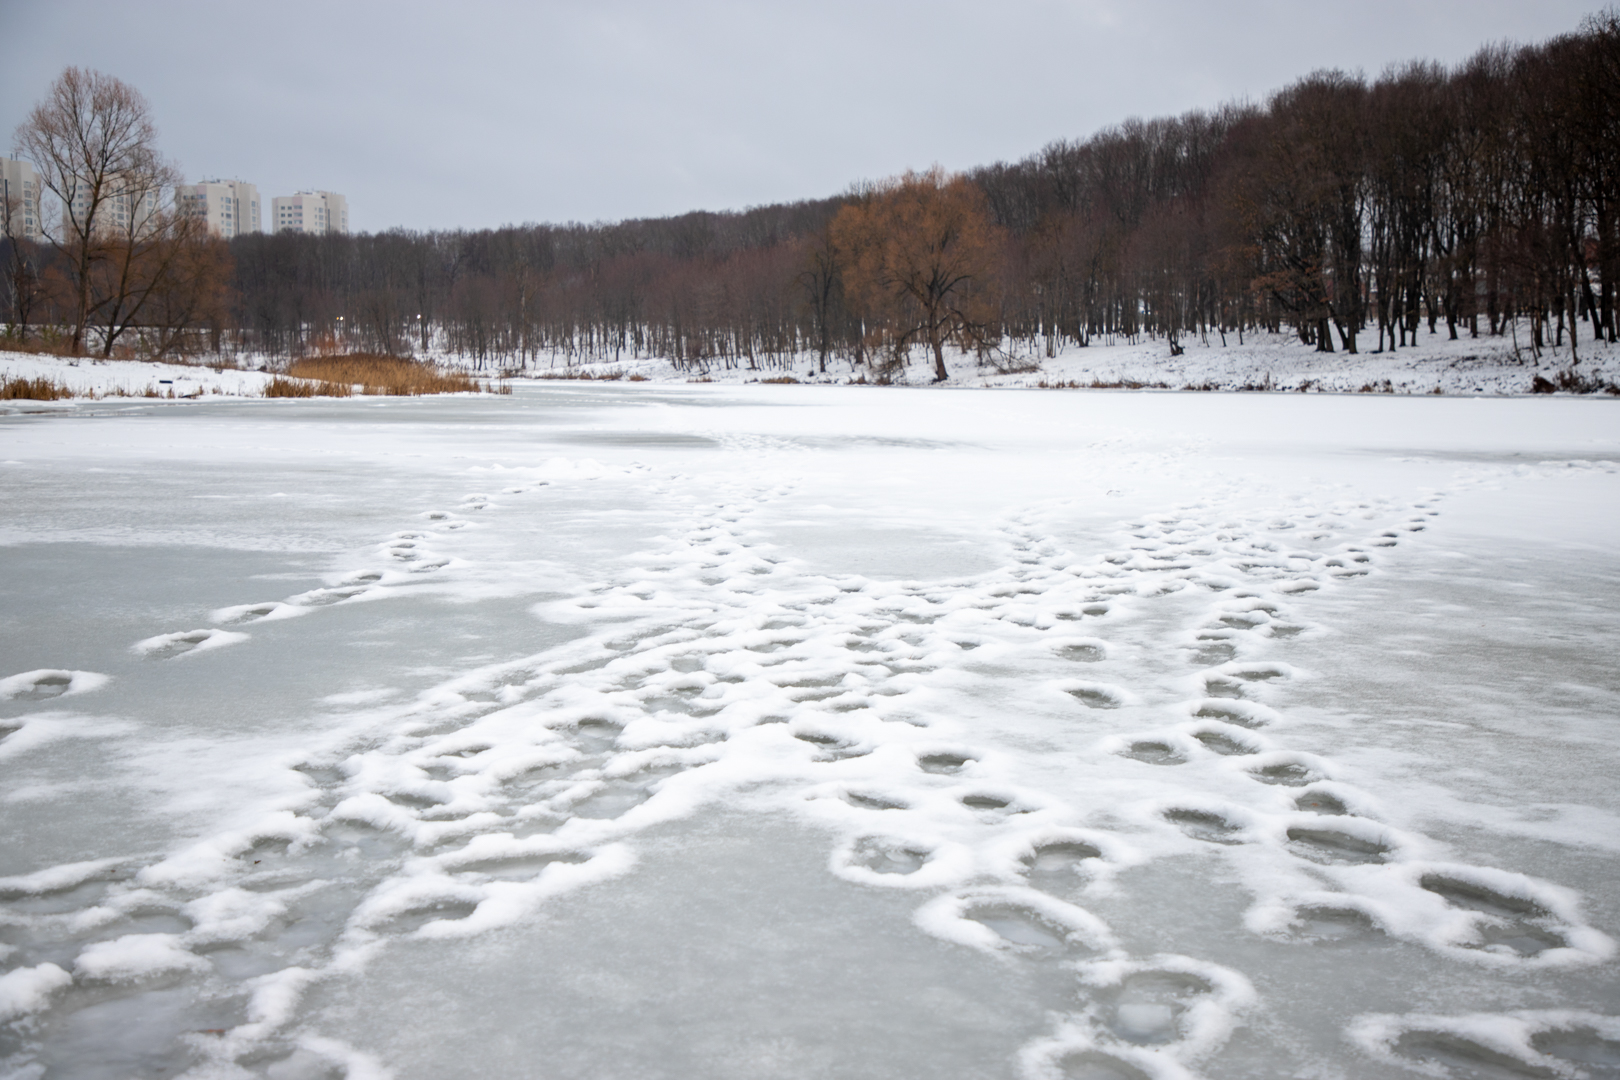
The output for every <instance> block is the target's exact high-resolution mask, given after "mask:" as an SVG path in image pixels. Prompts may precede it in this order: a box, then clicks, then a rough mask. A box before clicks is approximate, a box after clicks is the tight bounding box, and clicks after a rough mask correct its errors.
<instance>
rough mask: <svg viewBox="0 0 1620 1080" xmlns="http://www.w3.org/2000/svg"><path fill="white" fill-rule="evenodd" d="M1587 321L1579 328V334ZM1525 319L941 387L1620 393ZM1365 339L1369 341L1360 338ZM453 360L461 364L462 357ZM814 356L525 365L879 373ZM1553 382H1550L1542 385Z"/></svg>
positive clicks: (955, 378)
mask: <svg viewBox="0 0 1620 1080" xmlns="http://www.w3.org/2000/svg"><path fill="white" fill-rule="evenodd" d="M1585 332H1586V328H1585V327H1584V326H1583V327H1582V333H1585ZM1528 333H1529V330H1528V327H1524V328H1522V330H1521V334H1520V337H1519V338H1518V341H1517V343H1515V340H1514V339H1513V338H1512V337H1511V336H1505V337H1479V338H1469V337H1468V336H1467V335H1466V334H1464V335H1463V336H1462V337H1461V338H1460V339H1459V340H1457V341H1451V340H1448V339H1447V337H1446V334H1445V330H1444V328H1443V327H1442V328H1441V330H1440V332H1439V333H1437V334H1430V333H1429V332H1428V331H1427V330H1423V331H1420V335H1419V339H1420V343H1419V344H1418V345H1417V346H1416V347H1413V348H1405V349H1399V350H1385V351H1384V352H1381V353H1376V352H1371V351H1363V352H1360V353H1356V354H1353V355H1352V354H1350V353H1346V352H1343V351H1342V350H1341V351H1338V352H1333V353H1319V352H1316V351H1315V350H1314V349H1313V348H1311V347H1309V346H1305V345H1301V344H1300V342H1299V339H1298V338H1297V337H1295V336H1293V335H1291V334H1290V335H1271V334H1262V335H1259V336H1256V335H1253V334H1250V335H1247V336H1246V337H1244V339H1243V341H1242V342H1241V343H1240V341H1239V335H1237V334H1235V333H1234V334H1229V335H1227V340H1226V342H1225V343H1224V344H1223V343H1222V342H1221V339H1220V337H1219V336H1211V337H1210V338H1209V339H1208V340H1207V341H1206V340H1201V339H1199V338H1196V337H1193V338H1187V339H1184V340H1183V341H1182V343H1181V344H1182V345H1183V347H1184V349H1185V351H1184V352H1183V354H1182V355H1181V356H1172V355H1171V354H1170V346H1169V344H1168V343H1167V342H1165V341H1164V340H1163V339H1159V340H1152V341H1142V342H1137V343H1133V344H1109V343H1106V342H1103V341H1100V340H1099V341H1098V342H1096V343H1093V344H1091V345H1088V346H1086V347H1085V348H1078V347H1074V346H1069V347H1067V348H1064V349H1062V350H1061V351H1059V352H1058V353H1057V355H1055V356H1051V357H1047V356H1044V355H1029V354H1027V353H1018V354H1014V355H1010V356H1008V355H1003V356H1000V357H998V358H997V359H996V360H994V361H993V362H986V363H981V362H980V361H979V360H978V358H977V357H976V356H974V355H973V354H972V353H963V352H961V351H960V350H955V349H952V350H947V353H946V367H947V368H948V369H949V370H950V373H951V377H950V379H949V380H947V381H946V383H945V384H944V385H947V386H964V387H966V386H971V387H1058V388H1069V387H1082V388H1083V387H1091V386H1102V387H1119V386H1125V387H1142V388H1160V389H1170V390H1247V391H1260V390H1277V391H1291V392H1292V391H1307V392H1310V391H1317V392H1329V393H1395V394H1433V393H1439V394H1491V395H1516V394H1529V393H1533V392H1535V391H1536V386H1535V380H1536V379H1537V378H1541V379H1544V380H1546V381H1547V382H1548V383H1549V384H1551V386H1552V387H1553V388H1555V389H1559V390H1564V389H1567V387H1566V386H1565V384H1564V383H1563V382H1561V381H1560V380H1561V378H1562V377H1564V376H1566V375H1568V376H1574V377H1576V378H1578V379H1579V380H1580V381H1581V384H1582V386H1581V389H1582V390H1584V391H1585V392H1597V393H1620V348H1617V347H1616V346H1613V345H1609V344H1607V343H1600V342H1593V341H1589V340H1582V341H1581V342H1579V345H1578V353H1579V357H1580V362H1579V364H1574V365H1572V364H1571V360H1570V350H1569V346H1568V344H1567V341H1566V344H1565V345H1564V346H1563V347H1561V348H1558V349H1547V350H1543V353H1542V356H1541V358H1540V360H1539V361H1538V360H1536V359H1535V358H1534V357H1532V355H1531V351H1530V348H1529V344H1528V342H1529V339H1528ZM1362 345H1363V348H1364V349H1365V348H1366V347H1367V342H1366V341H1363V342H1362ZM441 360H442V361H443V362H445V363H451V364H464V363H465V361H464V360H460V359H458V358H455V357H442V358H441ZM819 367H820V365H819V362H818V361H817V359H816V358H815V357H814V356H813V355H804V356H801V357H799V358H797V359H796V360H794V361H793V363H792V364H790V365H787V366H765V365H756V366H753V367H750V366H749V364H748V362H747V361H746V360H743V361H741V362H733V363H732V364H730V365H728V364H726V363H725V362H723V361H718V360H717V361H714V362H712V363H708V364H699V365H683V366H682V367H679V368H677V367H676V366H675V365H673V364H671V363H670V362H669V361H668V360H665V359H661V358H636V359H621V360H617V361H611V362H595V363H589V364H573V363H571V362H570V361H569V358H567V357H565V356H560V355H559V356H543V357H541V358H540V359H539V360H538V361H537V362H535V363H534V364H533V365H531V366H530V367H529V368H528V369H526V371H525V374H527V375H530V376H533V377H550V378H555V377H560V376H566V375H569V374H577V375H579V376H581V377H586V376H588V377H591V378H600V377H603V376H606V377H610V378H620V379H645V380H648V381H652V382H688V381H691V380H694V379H698V380H706V381H710V382H718V383H751V382H764V381H768V380H773V379H775V380H782V379H784V378H791V379H793V380H795V381H798V382H818V383H820V382H826V383H848V382H854V381H860V382H870V381H871V379H872V376H871V374H870V372H869V371H868V370H867V369H866V368H864V367H862V366H859V365H852V364H851V363H850V362H849V361H848V360H847V359H843V358H837V357H833V358H829V360H828V363H827V371H826V373H825V374H822V373H820V371H819ZM894 381H896V382H901V383H908V384H912V385H938V384H935V383H934V382H933V365H932V360H931V359H929V358H927V357H925V356H923V354H922V351H921V350H918V351H917V352H916V353H915V354H914V356H913V360H912V362H911V364H910V365H909V366H908V367H907V368H906V369H905V370H904V371H902V372H900V373H899V374H898V375H896V376H895V378H894ZM1543 389H1546V388H1543Z"/></svg>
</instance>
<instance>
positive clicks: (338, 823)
mask: <svg viewBox="0 0 1620 1080" xmlns="http://www.w3.org/2000/svg"><path fill="white" fill-rule="evenodd" d="M1615 407H1616V406H1615V405H1614V404H1613V403H1611V402H1608V401H1605V400H1592V399H1586V400H1580V399H1570V398H1559V399H1547V398H1538V399H1517V400H1512V399H1463V398H1444V397H1412V398H1390V397H1383V396H1373V397H1362V396H1337V397H1335V396H1302V395H1292V396H1287V397H1283V396H1278V395H1267V396H1261V395H1225V394H1200V395H1165V394H1152V393H1126V392H1095V393H1075V394H1053V393H1045V392H1027V393H1020V392H1011V391H1004V390H998V391H985V390H969V389H952V390H945V391H937V392H935V391H925V390H907V391H903V392H901V391H896V392H882V391H863V390H851V389H833V388H817V387H794V388H787V387H773V386H759V387H742V386H696V387H690V386H672V385H667V384H665V385H659V384H650V385H635V386H617V385H616V386H612V387H603V386H601V385H592V386H577V385H575V386H557V385H545V384H541V385H533V384H527V385H520V386H519V388H518V391H517V392H516V393H515V394H513V395H511V396H510V397H500V398H493V397H491V398H482V399H479V398H469V397H456V398H445V399H436V400H411V401H391V400H382V399H348V400H341V401H313V402H311V401H299V402H290V403H288V402H265V401H258V402H255V401H216V402H204V403H200V404H196V405H193V406H190V407H188V408H185V409H175V408H173V407H170V406H168V405H164V406H161V407H158V406H154V405H146V404H141V403H131V404H124V405H116V406H113V405H109V404H108V403H107V402H100V403H97V405H96V406H95V408H94V409H93V410H80V411H79V412H77V413H75V412H72V411H70V412H69V413H68V414H67V415H50V416H43V417H42V416H31V415H23V416H14V417H11V418H8V419H6V420H4V421H0V438H3V439H4V441H5V449H4V453H3V455H0V456H3V457H4V459H5V464H4V465H3V466H0V489H3V490H0V496H3V498H4V500H5V505H6V506H7V507H8V513H7V515H6V520H5V523H4V528H3V532H0V543H3V544H4V546H3V547H0V559H4V560H5V565H6V570H7V572H6V574H5V575H4V581H5V583H4V585H3V586H0V588H3V592H4V596H5V601H4V603H5V609H6V612H7V618H6V620H5V626H4V629H3V630H0V651H3V655H4V657H5V669H4V670H3V671H0V776H3V777H4V783H3V785H0V805H3V806H4V819H3V820H4V821H5V827H4V829H3V830H0V875H3V876H0V964H3V967H4V973H3V974H0V1025H3V1026H0V1055H3V1057H0V1063H3V1064H0V1075H5V1076H19V1077H22V1076H26V1077H31V1078H32V1077H41V1076H64V1077H65V1076H73V1077H123V1076H128V1075H132V1074H133V1073H136V1072H139V1071H141V1070H150V1071H157V1072H162V1073H163V1074H164V1075H177V1076H185V1077H191V1078H198V1080H201V1078H204V1077H241V1076H264V1077H274V1078H290V1077H317V1076H348V1077H353V1078H360V1077H397V1078H402V1080H403V1078H406V1077H449V1076H468V1077H471V1076H488V1075H532V1076H556V1077H585V1076H590V1077H604V1078H605V1077H637V1078H649V1077H687V1076H700V1075H701V1076H714V1077H726V1076H738V1077H743V1076H747V1077H756V1076H766V1075H768V1076H782V1077H797V1076H805V1077H808V1076H828V1075H863V1076H873V1077H911V1076H918V1075H943V1076H962V1077H970V1076H974V1077H976V1076H984V1077H1018V1078H1023V1080H1042V1078H1054V1077H1057V1078H1060V1077H1110V1078H1121V1077H1125V1078H1138V1080H1140V1078H1143V1077H1147V1078H1187V1077H1209V1078H1212V1080H1213V1078H1222V1077H1247V1076H1285V1075H1287V1076H1313V1077H1324V1078H1331V1077H1378V1076H1390V1077H1399V1076H1418V1075H1429V1076H1449V1077H1458V1078H1461V1077H1475V1076H1486V1075H1490V1076H1509V1077H1514V1076H1526V1077H1528V1076H1556V1077H1583V1076H1590V1077H1604V1076H1615V1075H1617V1074H1620V1026H1617V1025H1620V1019H1617V1016H1616V1002H1617V1000H1620V981H1617V977H1616V967H1615V964H1616V959H1615V933H1616V928H1617V926H1620V890H1616V888H1615V882H1616V877H1617V875H1616V871H1617V869H1620V797H1617V795H1616V789H1615V786H1614V784H1613V780H1612V778H1613V776H1614V774H1615V770H1616V766H1617V765H1620V750H1617V747H1620V740H1617V734H1620V731H1617V724H1620V684H1617V683H1616V681H1615V676H1614V669H1613V664H1612V660H1611V658H1610V656H1609V653H1610V651H1611V650H1609V649H1608V648H1607V647H1606V645H1605V643H1606V642H1611V641H1613V640H1615V639H1616V631H1617V630H1620V614H1617V611H1620V605H1617V604H1616V600H1617V599H1620V597H1617V595H1616V589H1617V587H1620V559H1617V556H1616V555H1615V553H1614V550H1613V544H1612V540H1613V536H1614V534H1615V529H1616V526H1617V525H1620V425H1617V424H1616V423H1615V418H1614V416H1613V415H1612V412H1613V410H1614V408H1615ZM199 627H200V628H199ZM227 645H228V646H230V647H229V648H225V647H223V646H227Z"/></svg>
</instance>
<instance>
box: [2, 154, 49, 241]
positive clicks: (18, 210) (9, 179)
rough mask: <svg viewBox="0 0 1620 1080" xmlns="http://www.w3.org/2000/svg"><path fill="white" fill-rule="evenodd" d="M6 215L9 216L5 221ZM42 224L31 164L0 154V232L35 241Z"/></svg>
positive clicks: (38, 238) (37, 191) (36, 182)
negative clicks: (0, 155)
mask: <svg viewBox="0 0 1620 1080" xmlns="http://www.w3.org/2000/svg"><path fill="white" fill-rule="evenodd" d="M13 200H15V201H13ZM6 215H10V217H9V220H7V217H6ZM44 224H45V219H44V218H43V217H41V216H40V212H39V177H38V176H36V175H35V174H34V166H33V165H31V164H29V163H28V162H26V161H16V160H13V159H12V158H3V157H0V234H5V235H9V236H20V237H23V238H24V239H28V240H34V241H38V240H41V239H43V238H44V237H43V236H42V234H41V232H40V229H41V228H42V227H43V226H44Z"/></svg>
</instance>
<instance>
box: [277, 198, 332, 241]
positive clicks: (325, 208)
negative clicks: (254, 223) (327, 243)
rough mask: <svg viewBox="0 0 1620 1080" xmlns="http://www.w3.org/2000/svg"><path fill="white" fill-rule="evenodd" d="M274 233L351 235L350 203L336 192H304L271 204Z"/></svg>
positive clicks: (279, 199)
mask: <svg viewBox="0 0 1620 1080" xmlns="http://www.w3.org/2000/svg"><path fill="white" fill-rule="evenodd" d="M270 220H271V229H272V231H274V232H301V233H310V234H313V235H315V236H320V235H322V234H323V233H329V232H332V233H346V232H348V231H349V200H348V199H345V198H344V197H343V196H342V195H339V194H338V193H337V192H335V191H300V192H299V193H298V194H296V195H278V196H277V197H276V198H274V199H271V200H270Z"/></svg>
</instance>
